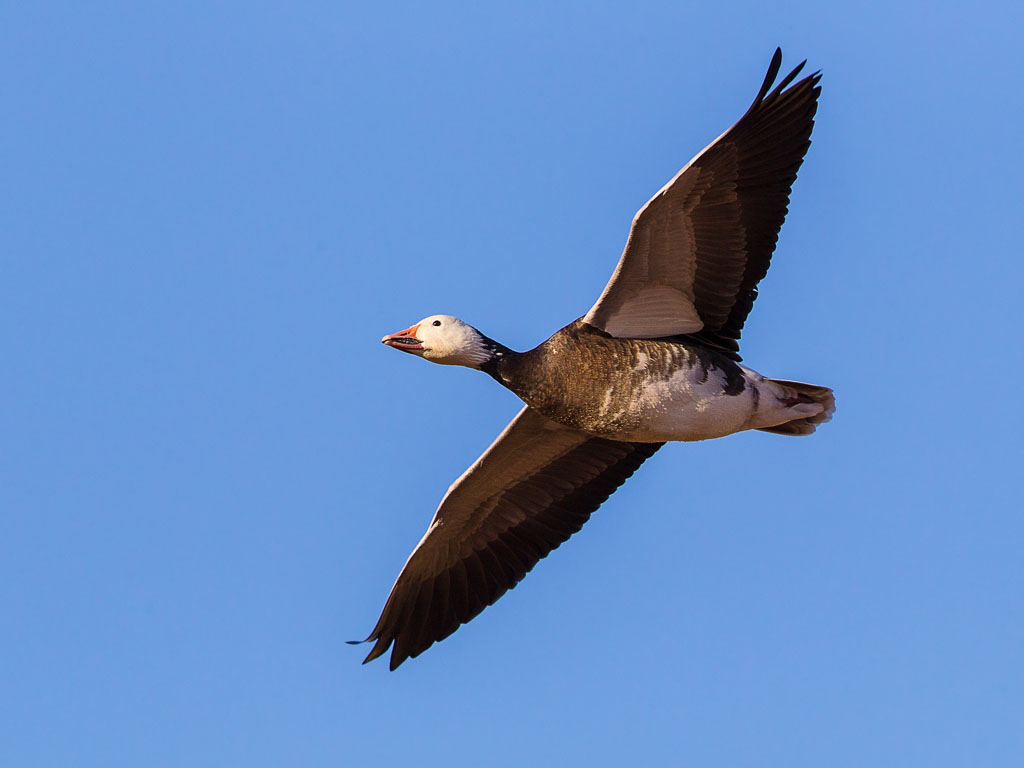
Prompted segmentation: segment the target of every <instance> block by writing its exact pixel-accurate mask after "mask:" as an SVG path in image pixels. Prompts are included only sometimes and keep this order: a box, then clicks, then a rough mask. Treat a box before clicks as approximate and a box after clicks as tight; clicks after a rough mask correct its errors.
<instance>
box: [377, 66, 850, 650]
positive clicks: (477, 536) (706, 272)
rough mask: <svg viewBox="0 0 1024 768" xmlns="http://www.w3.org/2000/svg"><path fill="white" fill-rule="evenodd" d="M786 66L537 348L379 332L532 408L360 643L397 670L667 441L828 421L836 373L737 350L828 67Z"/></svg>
mask: <svg viewBox="0 0 1024 768" xmlns="http://www.w3.org/2000/svg"><path fill="white" fill-rule="evenodd" d="M781 63H782V51H781V50H776V51H775V55H774V57H773V58H772V61H771V65H770V66H769V67H768V73H767V75H766V76H765V79H764V83H763V84H762V85H761V90H760V91H759V92H758V94H757V98H755V99H754V103H753V104H752V105H751V106H750V109H748V110H747V112H746V114H744V115H743V117H741V118H740V120H739V122H737V123H736V124H735V125H733V126H732V127H731V128H730V129H729V130H728V131H726V132H725V133H724V134H722V135H721V136H720V137H719V138H717V139H716V140H715V141H714V142H712V143H711V144H710V145H709V146H708V147H707V148H706V149H704V150H703V151H702V152H701V153H700V154H698V155H697V156H696V157H695V158H694V159H693V160H691V161H690V163H689V164H688V165H687V166H686V167H685V168H683V169H682V170H681V171H680V172H679V173H678V174H676V176H675V177H674V178H673V179H672V180H671V181H669V183H668V184H666V185H665V186H664V187H662V189H661V190H659V191H658V193H657V194H656V195H655V196H654V197H653V198H651V200H650V201H649V202H648V203H647V204H646V205H645V206H644V207H643V208H641V209H640V211H639V212H638V213H637V214H636V216H635V217H634V218H633V226H632V229H631V230H630V233H629V239H628V241H627V242H626V248H625V251H624V252H623V254H622V258H621V259H620V260H619V263H618V266H617V267H616V269H615V273H614V274H613V275H612V277H611V280H610V281H609V282H608V285H607V286H606V287H605V289H604V292H603V293H602V294H601V297H600V298H599V299H598V300H597V303H596V304H594V306H593V307H591V309H590V311H589V312H587V314H585V315H584V316H583V317H581V318H580V319H578V320H576V321H574V322H573V323H571V324H569V325H567V326H566V327H565V328H562V329H561V330H560V331H558V332H557V333H555V334H554V335H553V336H552V337H551V338H549V339H548V340H547V341H545V342H544V343H542V344H540V345H539V346H538V347H536V348H535V349H532V350H530V351H528V352H515V351H513V350H511V349H509V348H508V347H506V346H504V345H502V344H500V343H498V342H497V341H494V340H493V339H490V338H488V337H487V336H485V335H483V334H482V333H480V332H479V331H478V330H476V329H475V328H473V327H472V326H470V325H467V324H466V323H464V322H462V321H461V320H459V319H458V318H455V317H452V316H450V315H434V316H431V317H428V318H425V319H424V320H421V321H420V322H419V323H417V324H416V325H414V326H412V327H411V328H408V329H406V330H404V331H400V332H399V333H393V334H390V335H388V336H385V337H384V338H383V339H382V341H383V343H384V344H387V345H388V346H391V347H394V348H395V349H399V350H401V351H403V352H407V353H409V354H412V355H416V356H418V357H422V358H423V359H425V360H430V361H431V362H435V363H441V364H443V365H462V366H466V367H468V368H476V369H478V370H481V371H484V372H485V373H487V374H489V375H490V376H491V377H492V378H494V379H496V380H497V381H498V382H499V383H500V384H502V385H503V386H505V387H507V388H509V389H511V390H512V391H513V392H514V393H515V394H516V395H518V396H519V397H520V398H521V399H522V400H523V401H524V402H525V403H526V405H525V407H523V409H522V410H521V411H520V412H519V414H518V415H517V416H516V417H515V418H514V419H513V420H512V422H511V423H510V424H509V425H508V426H507V427H506V428H505V431H504V432H502V433H501V434H500V435H499V436H498V439H497V440H495V441H494V443H493V444H492V445H491V447H490V448H488V449H487V450H486V451H485V452H484V454H483V455H482V456H481V457H480V458H479V459H477V461H476V462H475V463H474V464H473V465H472V466H471V467H470V468H469V469H467V470H466V472H465V473H464V474H463V475H462V477H460V478H459V479H458V480H456V481H455V482H454V483H453V484H452V486H451V487H450V488H449V489H448V493H447V494H445V497H444V498H443V499H442V501H441V505H440V507H439V508H438V510H437V513H436V514H435V515H434V519H433V521H432V522H431V523H430V527H429V528H428V529H427V532H426V534H425V535H424V536H423V539H422V540H421V541H420V543H419V544H418V545H417V546H416V548H415V549H414V550H413V552H412V554H411V555H410V556H409V559H408V561H407V562H406V564H405V567H404V568H402V571H401V573H400V574H399V575H398V579H397V580H396V582H395V585H394V587H393V588H392V590H391V593H390V595H389V596H388V599H387V603H386V604H385V605H384V610H383V612H382V613H381V616H380V619H379V620H378V622H377V625H376V626H375V627H374V628H373V631H372V632H371V633H370V635H369V637H368V638H367V639H366V640H365V641H362V642H370V641H374V645H373V648H372V649H371V650H370V653H369V655H368V656H367V657H366V660H365V661H370V660H372V659H375V658H377V657H378V656H381V655H383V654H384V653H385V652H386V651H387V650H388V648H389V647H391V645H392V644H394V649H393V650H392V652H391V664H390V668H391V669H395V668H396V667H398V665H399V664H401V663H402V662H403V661H405V660H406V659H407V658H409V657H415V656H418V655H419V654H421V653H422V652H423V651H425V650H426V649H427V648H429V647H430V646H431V645H432V644H433V643H435V642H437V641H439V640H443V639H444V638H446V637H447V636H448V635H450V634H451V633H452V632H454V631H455V630H456V629H458V627H459V626H460V625H461V624H465V623H466V622H468V621H470V620H471V619H472V618H473V617H475V616H476V615H477V614H479V613H480V612H481V611H482V610H483V609H484V608H485V607H487V606H488V605H491V604H492V603H494V601H496V600H497V599H498V598H499V597H501V596H502V595H503V594H504V593H505V592H506V591H507V590H509V589H511V588H512V587H514V586H515V585H516V584H517V583H518V582H519V580H520V579H522V578H523V576H525V575H526V573H527V572H528V571H529V570H530V569H531V568H533V566H534V565H535V564H536V563H537V561H538V560H540V559H541V558H543V557H545V556H546V555H547V554H548V553H549V552H551V550H553V549H555V548H556V547H558V545H559V544H561V543H562V542H563V541H565V540H566V539H568V538H569V537H570V536H571V535H572V534H574V533H575V532H576V531H578V530H579V529H580V527H581V526H582V525H583V524H584V523H585V522H586V521H587V519H588V518H589V517H590V514H591V513H592V512H593V511H594V510H595V509H597V508H598V506H600V505H601V503H602V502H603V501H604V500H605V499H607V498H608V496H610V495H611V494H612V493H613V492H614V491H615V489H616V488H618V487H619V486H620V485H621V484H622V483H623V482H624V481H625V480H626V479H627V478H628V477H629V476H630V475H632V474H633V472H634V471H636V469H637V468H638V467H639V466H640V465H641V464H642V463H643V462H644V460H645V459H647V458H648V457H650V456H651V455H652V454H653V453H654V452H655V451H657V450H658V449H659V448H660V447H661V446H662V445H663V444H664V443H665V442H666V441H669V440H686V441H690V440H706V439H709V438H714V437H722V436H723V435H728V434H732V433H733V432H739V431H742V430H747V429H759V430H762V431H765V432H774V433H777V434H782V435H808V434H810V433H812V432H814V430H815V428H816V427H817V425H819V424H821V423H823V422H825V421H828V420H829V419H830V418H831V416H832V412H833V410H834V407H835V405H834V400H833V397H832V391H831V390H830V389H828V388H827V387H820V386H814V385H811V384H802V383H799V382H792V381H782V380H778V379H768V378H764V377H763V376H761V375H760V374H758V373H756V372H754V371H753V370H751V369H749V368H747V367H745V366H743V365H740V360H741V358H740V356H739V344H738V341H739V338H740V331H741V330H742V328H743V323H744V322H745V320H746V319H747V314H748V313H749V312H750V309H751V307H752V306H753V304H754V299H755V298H756V297H757V284H758V282H759V281H760V280H761V278H763V277H764V276H765V273H766V272H767V271H768V265H769V261H770V260H771V255H772V251H773V250H774V249H775V243H776V240H777V239H778V233H779V228H780V227H781V226H782V222H783V220H784V219H785V216H786V211H787V205H788V203H789V193H790V188H791V186H792V184H793V181H794V180H795V179H796V173H797V170H798V169H799V168H800V164H801V162H803V157H804V154H805V153H806V151H807V147H808V146H809V145H810V140H809V139H810V135H811V128H812V127H813V125H814V113H815V110H816V109H817V98H818V95H819V93H820V92H821V88H820V86H819V85H818V81H819V79H820V77H821V75H820V73H815V74H813V75H811V76H809V77H805V78H804V79H802V80H800V81H799V82H797V83H796V84H794V85H792V86H791V85H790V84H791V83H792V82H793V80H794V79H795V78H796V76H797V74H798V73H799V72H800V70H801V69H802V68H803V66H804V64H803V63H801V64H800V66H798V67H797V68H796V69H794V70H793V71H792V72H790V73H789V75H787V76H786V77H785V78H784V79H783V80H782V82H780V83H779V84H778V85H777V86H776V87H775V88H774V89H773V90H771V92H769V89H770V88H771V87H772V84H773V83H774V81H775V78H776V76H777V75H778V72H779V67H780V65H781ZM805 63H806V62H805ZM364 663H365V662H364Z"/></svg>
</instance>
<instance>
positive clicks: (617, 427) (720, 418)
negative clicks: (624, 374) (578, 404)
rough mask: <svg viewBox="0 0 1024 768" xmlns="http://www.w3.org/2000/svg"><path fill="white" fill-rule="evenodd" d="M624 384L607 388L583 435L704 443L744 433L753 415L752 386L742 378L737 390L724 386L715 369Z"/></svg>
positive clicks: (754, 396)
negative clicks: (627, 385) (625, 385)
mask: <svg viewBox="0 0 1024 768" xmlns="http://www.w3.org/2000/svg"><path fill="white" fill-rule="evenodd" d="M744 373H746V371H744ZM750 373H751V374H753V376H757V374H754V373H753V371H751V372H750ZM757 378H760V377H759V376H758V377H757ZM630 384H631V387H629V388H625V387H613V388H610V389H609V390H608V393H607V394H606V395H605V397H604V398H603V400H602V402H601V403H600V404H598V405H597V408H596V409H595V411H596V412H594V413H593V416H592V419H591V424H590V425H589V426H590V428H589V429H588V430H587V431H590V432H592V433H594V434H598V435H601V436H602V437H609V438H613V439H615V440H627V441H630V442H662V441H666V440H682V441H692V440H708V439H710V438H714V437H722V436H724V435H729V434H732V433H733V432H739V431H740V430H743V429H749V428H750V426H751V421H752V418H753V417H754V415H755V414H756V412H757V407H758V399H759V398H758V392H757V387H756V383H755V382H754V381H753V380H752V379H748V378H746V377H744V381H743V382H742V386H736V385H735V382H733V383H732V385H730V383H729V382H728V381H727V380H726V377H725V376H724V374H723V373H722V372H721V371H720V370H718V369H711V370H709V371H707V373H706V375H704V374H703V373H702V372H701V370H700V369H699V368H698V369H682V370H678V371H676V372H675V373H674V374H673V375H671V376H669V377H663V378H657V379H653V380H643V381H634V382H631V383H630Z"/></svg>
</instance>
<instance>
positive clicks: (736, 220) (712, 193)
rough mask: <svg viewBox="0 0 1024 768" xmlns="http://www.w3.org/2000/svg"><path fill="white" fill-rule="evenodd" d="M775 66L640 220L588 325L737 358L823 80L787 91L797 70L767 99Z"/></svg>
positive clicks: (778, 54) (778, 58)
mask: <svg viewBox="0 0 1024 768" xmlns="http://www.w3.org/2000/svg"><path fill="white" fill-rule="evenodd" d="M781 64H782V51H781V50H776V51H775V56H774V57H773V58H772V63H771V65H770V66H769V68H768V74H767V75H766V76H765V79H764V83H763V85H762V86H761V90H760V91H759V92H758V94H757V98H756V99H754V103H753V104H752V105H751V106H750V109H748V110H747V112H746V114H745V115H743V117H741V118H740V120H739V122H737V123H736V124H735V125H734V126H733V127H732V128H730V129H729V130H728V131H726V132H725V133H723V134H722V135H721V136H720V137H719V138H718V139H716V140H715V141H714V142H713V143H712V144H711V145H709V146H708V147H707V148H706V149H704V151H702V152H701V153H700V154H699V155H697V156H696V157H695V158H694V159H693V160H691V161H690V163H689V164H688V165H687V166H686V167H685V168H683V169H682V170H681V171H680V172H679V173H678V174H676V176H675V177H674V178H673V179H672V180H671V181H670V182H669V183H668V184H666V185H665V186H664V187H662V188H661V190H659V191H658V193H657V194H656V195H655V196H654V197H653V198H651V200H650V201H649V202H648V203H647V205H645V206H644V207H643V208H641V209H640V211H639V212H638V213H637V214H636V216H635V217H634V218H633V227H632V229H631V230H630V233H629V240H628V241H627V242H626V249H625V251H624V252H623V254H622V258H621V259H620V260H619V264H618V267H617V268H616V269H615V273H614V274H613V275H612V278H611V280H610V281H609V282H608V285H607V286H605V289H604V293H602V294H601V298H600V299H598V301H597V303H596V304H595V305H594V306H593V307H592V308H591V310H590V312H588V313H587V315H586V316H584V318H583V319H584V320H585V321H586V322H588V323H590V324H591V325H595V326H597V327H599V328H602V329H604V330H605V331H607V332H608V333H610V334H611V335H612V336H618V337H620V338H642V339H650V338H660V337H664V336H675V335H679V334H696V335H697V336H698V338H701V339H703V340H704V341H706V342H708V343H711V344H713V345H715V346H718V347H721V348H722V349H724V350H726V351H729V352H732V353H735V352H737V351H738V350H739V344H738V343H737V342H738V340H739V338H740V331H741V330H742V329H743V323H744V321H745V320H746V318H747V315H748V314H749V312H750V309H751V307H752V306H753V304H754V299H755V298H756V297H757V284H758V282H760V280H761V278H763V277H764V276H765V273H767V271H768V265H769V263H770V261H771V257H772V252H773V251H774V250H775V243H776V242H777V240H778V236H779V229H780V228H781V227H782V222H783V221H784V220H785V218H786V212H787V206H788V205H789V193H790V189H791V188H792V186H793V181H794V180H795V179H796V173H797V170H798V169H799V168H800V164H801V163H802V162H803V158H804V154H805V153H806V152H807V147H808V146H810V143H811V142H810V135H811V128H812V127H813V126H814V113H815V111H816V110H817V99H818V95H819V94H820V93H821V87H820V86H819V85H818V81H819V80H820V79H821V75H820V74H814V75H811V76H810V77H805V78H804V79H803V80H801V81H800V82H798V83H796V85H794V86H792V87H791V88H788V89H787V86H788V85H789V84H790V83H791V82H792V81H793V80H794V79H795V78H796V76H797V74H798V73H799V72H800V70H801V69H802V68H803V66H804V65H803V64H800V66H798V67H797V68H796V69H794V70H793V71H792V72H790V73H789V75H787V76H786V77H785V78H783V80H782V82H780V83H779V85H778V86H776V87H775V89H774V90H772V91H771V93H769V92H768V89H769V88H771V87H772V83H773V82H774V81H775V77H776V75H778V72H779V67H780V65H781ZM736 357H737V359H738V355H736Z"/></svg>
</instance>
